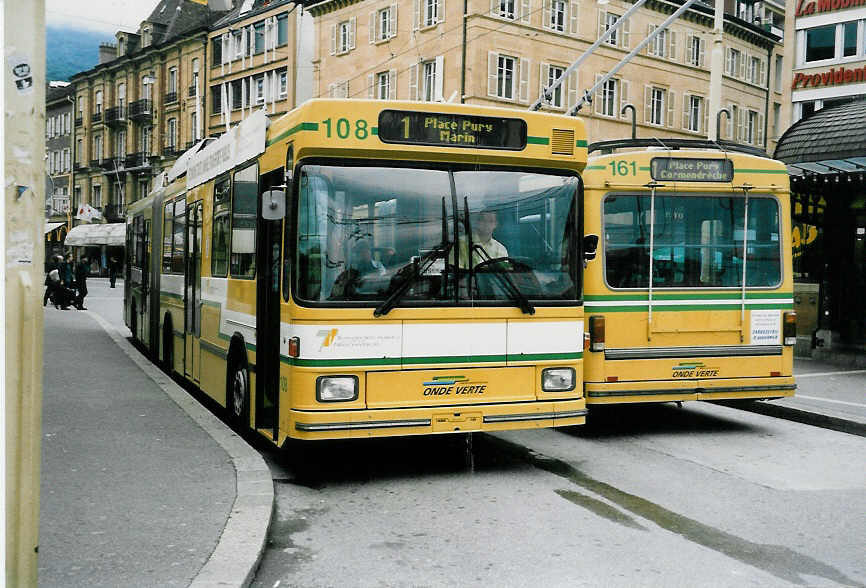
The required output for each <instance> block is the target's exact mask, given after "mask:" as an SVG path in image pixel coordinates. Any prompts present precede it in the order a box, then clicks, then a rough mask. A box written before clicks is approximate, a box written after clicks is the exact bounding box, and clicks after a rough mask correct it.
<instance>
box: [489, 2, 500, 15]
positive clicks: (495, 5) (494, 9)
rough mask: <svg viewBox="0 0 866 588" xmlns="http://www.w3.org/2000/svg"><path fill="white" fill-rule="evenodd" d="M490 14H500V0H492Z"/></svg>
mask: <svg viewBox="0 0 866 588" xmlns="http://www.w3.org/2000/svg"><path fill="white" fill-rule="evenodd" d="M490 14H491V15H493V16H499V0H490Z"/></svg>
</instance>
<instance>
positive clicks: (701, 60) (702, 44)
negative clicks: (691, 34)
mask: <svg viewBox="0 0 866 588" xmlns="http://www.w3.org/2000/svg"><path fill="white" fill-rule="evenodd" d="M698 42H699V43H700V45H699V53H700V57H699V59H698V61H699V63H698V66H699V67H706V49H707V42H706V41H705V40H704V39H698Z"/></svg>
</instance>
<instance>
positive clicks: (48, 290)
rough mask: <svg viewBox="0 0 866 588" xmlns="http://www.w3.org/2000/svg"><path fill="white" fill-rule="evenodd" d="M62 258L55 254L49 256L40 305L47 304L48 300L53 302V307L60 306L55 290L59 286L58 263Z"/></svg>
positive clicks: (56, 290)
mask: <svg viewBox="0 0 866 588" xmlns="http://www.w3.org/2000/svg"><path fill="white" fill-rule="evenodd" d="M62 261H63V258H62V257H61V256H59V255H55V256H53V257H52V258H51V263H49V264H48V273H46V274H45V295H44V296H43V297H42V306H47V305H48V301H49V300H51V302H52V303H53V304H54V307H55V308H60V304H59V302H58V299H57V292H58V291H59V289H60V288H61V283H60V282H61V280H60V263H61V262H62Z"/></svg>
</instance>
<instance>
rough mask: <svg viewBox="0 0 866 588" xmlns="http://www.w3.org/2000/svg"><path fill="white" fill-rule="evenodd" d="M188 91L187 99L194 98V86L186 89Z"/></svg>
mask: <svg viewBox="0 0 866 588" xmlns="http://www.w3.org/2000/svg"><path fill="white" fill-rule="evenodd" d="M188 91H189V97H190V98H194V97H195V84H193V85H192V86H190V87H189V89H188Z"/></svg>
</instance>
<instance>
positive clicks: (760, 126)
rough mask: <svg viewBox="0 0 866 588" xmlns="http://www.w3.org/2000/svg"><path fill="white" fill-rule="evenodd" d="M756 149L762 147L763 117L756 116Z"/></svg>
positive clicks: (761, 115) (760, 115)
mask: <svg viewBox="0 0 866 588" xmlns="http://www.w3.org/2000/svg"><path fill="white" fill-rule="evenodd" d="M756 136H757V139H758V140H757V142H756V143H755V144H756V145H757V146H758V147H764V115H763V114H758V132H757V133H756Z"/></svg>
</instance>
